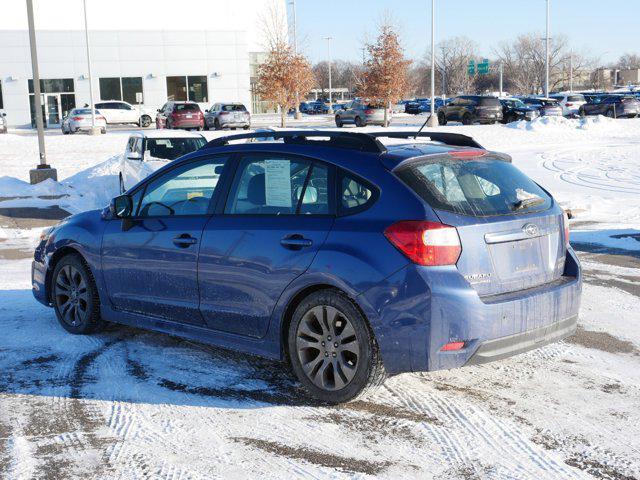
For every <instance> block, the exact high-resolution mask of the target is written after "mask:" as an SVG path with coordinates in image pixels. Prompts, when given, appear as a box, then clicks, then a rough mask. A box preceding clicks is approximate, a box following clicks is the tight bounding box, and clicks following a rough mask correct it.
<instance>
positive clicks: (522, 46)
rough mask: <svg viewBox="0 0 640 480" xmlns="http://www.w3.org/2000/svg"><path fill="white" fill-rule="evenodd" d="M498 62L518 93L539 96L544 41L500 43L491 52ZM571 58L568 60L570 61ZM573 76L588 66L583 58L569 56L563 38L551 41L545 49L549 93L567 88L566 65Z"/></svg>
mask: <svg viewBox="0 0 640 480" xmlns="http://www.w3.org/2000/svg"><path fill="white" fill-rule="evenodd" d="M495 55H496V57H497V59H498V61H499V62H502V64H503V65H504V67H503V68H504V75H505V77H506V78H509V80H510V81H511V82H512V83H513V85H514V87H515V89H516V90H517V91H518V92H519V93H540V92H541V91H542V90H543V85H544V81H545V61H546V59H545V40H544V39H543V38H542V35H541V34H537V33H529V34H526V35H520V36H519V37H518V38H517V39H516V40H515V41H513V42H503V43H501V44H500V45H499V46H498V48H497V49H496V50H495ZM570 58H572V60H570ZM570 61H572V62H573V69H574V73H577V72H580V71H582V70H583V69H586V68H587V66H588V65H590V62H589V61H588V60H587V59H586V57H584V56H582V55H577V54H571V53H570V50H569V46H568V42H567V39H566V37H564V36H557V37H554V38H553V39H551V45H550V49H549V86H550V88H551V89H552V90H555V89H557V88H558V87H561V86H562V87H565V88H566V86H567V85H568V83H569V82H568V77H569V63H570Z"/></svg>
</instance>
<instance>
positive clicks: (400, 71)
mask: <svg viewBox="0 0 640 480" xmlns="http://www.w3.org/2000/svg"><path fill="white" fill-rule="evenodd" d="M365 48H366V52H367V54H368V57H369V58H368V59H367V61H366V62H365V63H364V69H363V70H364V71H363V73H362V78H361V83H360V85H359V88H358V92H359V94H360V96H362V97H364V98H367V99H368V100H369V102H371V103H372V104H377V105H380V106H384V107H385V109H384V125H385V127H386V126H388V125H389V110H390V108H391V104H393V103H396V102H398V101H399V100H400V99H402V96H403V95H404V94H405V93H406V91H407V90H408V88H409V81H408V78H409V76H408V70H409V65H410V64H411V60H407V59H406V58H405V57H404V49H403V48H402V46H401V45H400V38H399V36H398V33H397V32H396V30H395V28H394V27H393V26H391V25H390V24H388V23H387V24H384V25H382V26H381V29H380V34H379V35H378V38H377V39H376V41H375V42H374V43H369V44H366V45H365Z"/></svg>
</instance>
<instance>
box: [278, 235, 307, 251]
mask: <svg viewBox="0 0 640 480" xmlns="http://www.w3.org/2000/svg"><path fill="white" fill-rule="evenodd" d="M280 245H282V246H283V247H284V248H288V249H289V250H301V249H303V248H305V247H310V246H311V245H313V241H311V240H310V239H308V238H304V237H303V236H302V235H300V234H298V233H296V234H293V235H288V236H286V237H283V238H282V239H281V240H280Z"/></svg>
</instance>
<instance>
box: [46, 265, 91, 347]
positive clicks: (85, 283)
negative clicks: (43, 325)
mask: <svg viewBox="0 0 640 480" xmlns="http://www.w3.org/2000/svg"><path fill="white" fill-rule="evenodd" d="M51 278H52V281H51V285H52V294H51V297H52V300H53V307H54V310H55V312H56V317H57V318H58V321H59V322H60V325H62V327H63V328H64V329H65V330H66V331H68V332H70V333H73V334H76V335H85V334H89V333H94V332H97V331H98V330H100V329H101V328H102V327H103V326H104V321H103V320H102V318H100V299H99V297H98V290H97V288H96V284H95V280H94V278H93V275H92V274H91V271H90V270H89V268H88V267H87V265H86V264H85V263H84V262H83V261H82V259H81V258H80V257H79V256H78V255H74V254H71V255H67V256H65V257H63V258H62V259H61V260H60V261H59V262H58V263H57V264H56V267H55V268H54V270H53V275H52V276H51Z"/></svg>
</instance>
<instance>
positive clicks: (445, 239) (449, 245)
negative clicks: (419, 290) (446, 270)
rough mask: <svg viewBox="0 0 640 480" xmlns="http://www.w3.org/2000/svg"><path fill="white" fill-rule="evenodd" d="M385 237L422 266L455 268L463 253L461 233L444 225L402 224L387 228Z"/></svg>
mask: <svg viewBox="0 0 640 480" xmlns="http://www.w3.org/2000/svg"><path fill="white" fill-rule="evenodd" d="M384 235H385V236H386V237H387V239H388V240H389V241H390V242H391V243H392V244H393V245H394V246H395V247H396V248H397V249H398V250H400V251H401V252H402V253H403V254H404V255H405V256H406V257H407V258H408V259H409V260H411V261H412V262H414V263H417V264H418V265H425V266H437V265H455V264H456V262H457V261H458V258H459V257H460V253H461V252H462V247H461V246H460V238H459V237H458V231H457V230H456V229H455V227H452V226H450V225H445V224H443V223H438V222H427V221H419V220H406V221H401V222H397V223H394V224H393V225H391V226H389V227H387V229H386V230H385V231H384Z"/></svg>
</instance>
